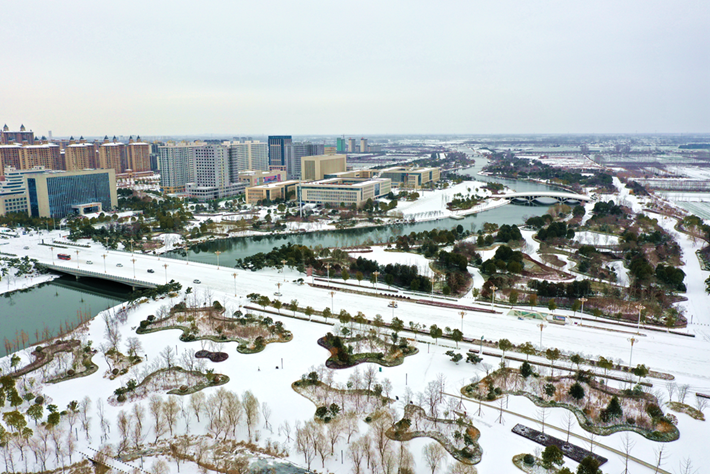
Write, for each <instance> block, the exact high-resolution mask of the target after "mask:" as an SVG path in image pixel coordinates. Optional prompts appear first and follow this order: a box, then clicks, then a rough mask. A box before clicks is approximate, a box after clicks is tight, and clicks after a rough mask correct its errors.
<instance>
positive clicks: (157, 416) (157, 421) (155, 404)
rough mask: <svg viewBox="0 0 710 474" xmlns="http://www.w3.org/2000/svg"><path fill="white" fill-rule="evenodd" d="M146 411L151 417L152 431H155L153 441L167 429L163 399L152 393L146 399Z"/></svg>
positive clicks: (156, 440)
mask: <svg viewBox="0 0 710 474" xmlns="http://www.w3.org/2000/svg"><path fill="white" fill-rule="evenodd" d="M148 411H149V412H150V415H151V416H152V417H153V424H154V426H153V431H154V432H155V442H156V443H157V442H158V438H160V437H161V436H163V435H164V434H165V432H166V431H167V423H166V422H165V414H164V412H163V401H162V400H161V398H160V396H159V395H155V394H154V395H152V396H151V397H150V400H149V401H148Z"/></svg>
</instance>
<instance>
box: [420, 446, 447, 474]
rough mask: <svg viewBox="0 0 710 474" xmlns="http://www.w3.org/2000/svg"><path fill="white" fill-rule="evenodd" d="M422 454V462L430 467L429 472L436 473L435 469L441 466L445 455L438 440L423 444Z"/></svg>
mask: <svg viewBox="0 0 710 474" xmlns="http://www.w3.org/2000/svg"><path fill="white" fill-rule="evenodd" d="M422 454H423V455H424V462H425V463H426V465H427V467H428V468H429V469H431V474H436V471H438V470H439V467H440V466H441V461H443V459H444V456H445V455H446V451H445V450H444V448H442V447H441V445H440V444H439V443H438V442H436V441H434V442H433V443H429V444H427V445H426V446H424V449H423V450H422Z"/></svg>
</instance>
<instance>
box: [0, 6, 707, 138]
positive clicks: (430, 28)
mask: <svg viewBox="0 0 710 474" xmlns="http://www.w3.org/2000/svg"><path fill="white" fill-rule="evenodd" d="M30 11H31V14H29V13H30ZM3 15H4V17H5V18H8V19H9V18H11V19H12V21H6V22H5V23H4V24H3V28H2V29H1V30H0V42H2V44H3V45H5V48H4V56H3V74H2V75H0V103H2V117H0V120H2V121H3V122H4V123H8V125H10V126H11V128H16V127H18V126H19V124H21V123H24V124H25V125H26V126H27V127H28V128H32V130H34V131H35V133H36V134H37V135H38V136H42V135H48V132H49V131H50V130H51V131H52V134H53V136H55V137H57V136H69V135H75V136H76V135H79V134H81V135H84V136H92V137H94V136H95V137H103V136H104V135H105V134H109V135H111V136H113V135H124V136H129V135H136V134H140V135H142V136H178V135H191V136H207V135H210V134H211V135H232V134H235V135H251V136H262V137H263V136H268V135H279V134H284V135H286V134H287V135H293V136H300V135H313V134H318V135H321V134H322V135H341V134H343V133H346V134H347V131H353V130H357V131H358V133H357V134H354V135H352V136H353V138H357V139H359V138H360V137H361V136H363V135H384V134H395V135H396V134H535V133H550V134H586V133H590V134H605V133H705V132H710V114H708V113H707V111H708V110H710V92H709V91H708V87H707V84H709V83H710V61H708V60H707V58H708V57H710V29H708V28H707V24H708V21H709V20H710V5H709V4H708V2H707V1H700V0H697V1H696V0H681V1H678V2H662V1H641V0H630V1H628V2H622V3H619V2H613V1H606V0H600V1H598V2H588V3H570V2H559V1H548V2H535V3H530V2H525V1H523V0H509V1H503V2H494V3H487V2H486V3H481V2H451V1H449V2H443V3H436V4H435V3H431V2H423V1H419V0H410V1H407V2H404V1H400V0H393V1H391V2H375V1H369V0H363V1H360V2H327V1H324V0H318V1H316V0H310V1H309V0H306V1H305V2H286V1H274V2H262V3H259V2H252V3H241V2H239V3H236V2H226V1H222V2H210V3H209V5H208V7H203V8H195V5H194V3H192V2H186V1H179V0H178V1H171V2H136V1H133V0H127V1H126V2H121V3H120V4H110V3H88V2H85V1H78V0H68V1H67V2H43V3H38V4H34V5H33V6H32V8H31V9H29V10H28V6H27V5H26V4H24V3H22V2H14V3H12V2H11V3H8V4H7V5H4V6H3ZM237 26H238V27H237ZM346 138H347V136H346Z"/></svg>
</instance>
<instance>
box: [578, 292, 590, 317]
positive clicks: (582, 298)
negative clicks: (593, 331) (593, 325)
mask: <svg viewBox="0 0 710 474" xmlns="http://www.w3.org/2000/svg"><path fill="white" fill-rule="evenodd" d="M586 301H588V300H587V298H585V297H584V296H582V297H581V298H580V299H579V302H580V303H582V311H581V313H582V314H584V303H585V302H586ZM579 319H582V316H580V317H579Z"/></svg>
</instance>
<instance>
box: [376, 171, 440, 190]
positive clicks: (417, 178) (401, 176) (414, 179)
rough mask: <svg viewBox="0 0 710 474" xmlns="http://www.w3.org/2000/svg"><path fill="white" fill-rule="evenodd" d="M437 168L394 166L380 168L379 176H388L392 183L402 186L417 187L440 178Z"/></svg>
mask: <svg viewBox="0 0 710 474" xmlns="http://www.w3.org/2000/svg"><path fill="white" fill-rule="evenodd" d="M440 174H441V173H440V169H439V168H410V167H405V166H395V167H392V168H386V169H383V170H380V176H381V177H383V178H389V179H391V180H392V183H394V184H396V185H399V186H400V187H403V188H409V189H419V188H421V187H423V186H424V185H426V184H428V183H430V182H434V183H435V182H437V181H439V179H440Z"/></svg>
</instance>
